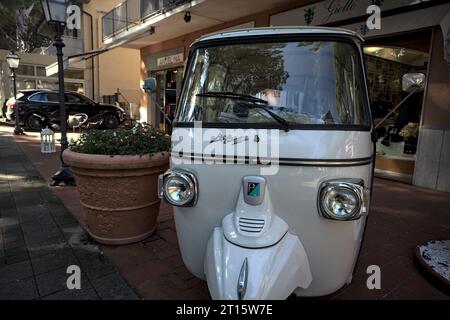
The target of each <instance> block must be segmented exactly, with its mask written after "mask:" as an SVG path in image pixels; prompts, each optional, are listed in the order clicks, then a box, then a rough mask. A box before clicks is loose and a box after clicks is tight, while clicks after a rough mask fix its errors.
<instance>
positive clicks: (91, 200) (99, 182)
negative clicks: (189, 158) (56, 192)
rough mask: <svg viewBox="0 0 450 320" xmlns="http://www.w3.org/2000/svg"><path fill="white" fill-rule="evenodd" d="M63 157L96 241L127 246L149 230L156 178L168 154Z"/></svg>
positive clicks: (155, 206)
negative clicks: (70, 171)
mask: <svg viewBox="0 0 450 320" xmlns="http://www.w3.org/2000/svg"><path fill="white" fill-rule="evenodd" d="M63 158H64V161H65V163H67V164H68V165H70V167H71V170H72V172H73V173H74V175H75V179H76V183H77V189H78V192H79V193H80V200H81V204H82V206H83V208H84V211H85V213H86V224H87V226H86V227H87V231H88V232H89V234H90V235H91V236H92V237H93V238H94V239H95V240H96V241H98V242H100V243H104V244H114V245H118V244H126V243H132V242H137V241H140V240H142V239H145V238H146V237H148V236H150V235H151V234H152V233H153V232H154V231H155V229H156V218H157V216H158V212H159V204H160V200H159V198H158V195H157V184H158V175H159V174H160V173H162V172H164V171H165V170H166V169H167V167H168V163H169V153H168V152H162V153H157V154H154V155H153V156H150V155H144V156H114V157H111V156H107V155H97V154H84V153H77V152H73V151H70V150H69V149H67V150H65V151H64V154H63Z"/></svg>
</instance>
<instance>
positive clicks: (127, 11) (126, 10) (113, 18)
mask: <svg viewBox="0 0 450 320" xmlns="http://www.w3.org/2000/svg"><path fill="white" fill-rule="evenodd" d="M189 1H190V0H126V1H125V2H122V3H121V4H120V5H118V6H117V7H115V8H114V9H112V10H111V11H109V12H108V13H107V14H105V15H104V16H103V17H102V26H103V40H105V39H107V38H109V37H111V36H114V35H116V34H117V33H119V32H122V31H124V30H128V29H129V28H131V27H133V26H135V25H137V24H139V23H142V22H144V21H145V20H146V19H148V18H150V17H152V16H155V15H157V14H160V13H164V12H166V11H170V10H172V9H174V8H176V7H178V6H180V5H182V4H184V3H186V2H189Z"/></svg>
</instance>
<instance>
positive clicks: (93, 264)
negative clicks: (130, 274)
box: [73, 246, 117, 280]
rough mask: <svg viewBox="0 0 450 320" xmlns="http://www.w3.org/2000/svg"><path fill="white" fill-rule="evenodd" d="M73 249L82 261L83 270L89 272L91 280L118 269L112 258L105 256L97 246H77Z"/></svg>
mask: <svg viewBox="0 0 450 320" xmlns="http://www.w3.org/2000/svg"><path fill="white" fill-rule="evenodd" d="M73 250H74V253H75V256H76V257H77V258H78V260H79V261H80V263H81V266H80V267H81V270H82V271H83V272H84V273H86V274H87V276H88V278H89V279H90V280H95V279H98V278H100V277H103V276H105V275H108V274H111V273H114V272H116V271H117V268H116V267H115V266H114V264H113V263H112V262H111V260H110V259H109V258H108V257H106V256H104V255H103V254H102V253H101V251H99V250H98V249H97V248H96V247H93V246H85V247H76V248H74V249H73Z"/></svg>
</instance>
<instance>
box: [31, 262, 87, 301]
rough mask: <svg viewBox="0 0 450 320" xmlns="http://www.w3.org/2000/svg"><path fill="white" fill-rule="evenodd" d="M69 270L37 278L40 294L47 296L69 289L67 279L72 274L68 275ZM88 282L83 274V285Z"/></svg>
mask: <svg viewBox="0 0 450 320" xmlns="http://www.w3.org/2000/svg"><path fill="white" fill-rule="evenodd" d="M66 271H67V268H60V269H57V270H53V271H50V272H47V273H43V274H40V275H37V276H36V283H37V288H38V291H39V294H40V295H41V296H47V295H50V294H53V293H56V292H58V291H63V290H66V289H67V279H68V277H69V276H70V274H67V273H66ZM85 280H86V276H85V275H84V274H83V272H82V273H81V284H82V285H83V282H84V281H85Z"/></svg>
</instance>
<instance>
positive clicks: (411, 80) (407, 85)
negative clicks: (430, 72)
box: [402, 73, 425, 92]
mask: <svg viewBox="0 0 450 320" xmlns="http://www.w3.org/2000/svg"><path fill="white" fill-rule="evenodd" d="M424 87H425V75H424V74H423V73H406V74H404V75H403V78H402V90H403V91H406V92H411V91H412V90H414V89H415V88H419V90H423V88H424Z"/></svg>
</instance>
